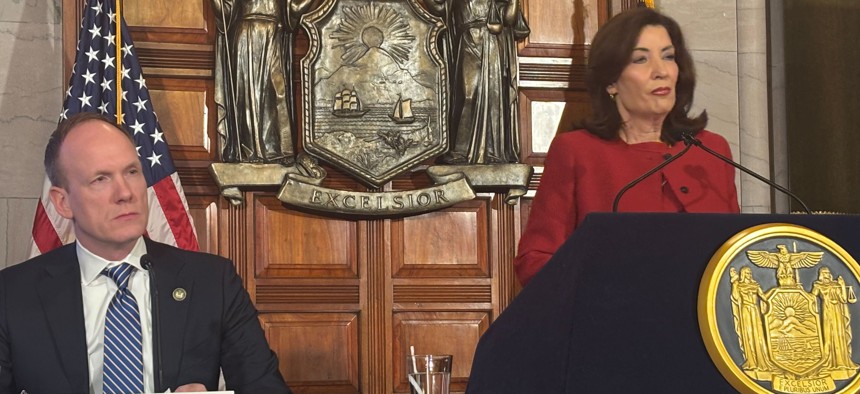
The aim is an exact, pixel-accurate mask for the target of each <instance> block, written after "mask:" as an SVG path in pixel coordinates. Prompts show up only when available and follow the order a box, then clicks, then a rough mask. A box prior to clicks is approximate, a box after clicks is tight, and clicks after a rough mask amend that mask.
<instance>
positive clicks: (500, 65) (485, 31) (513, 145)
mask: <svg viewBox="0 0 860 394" xmlns="http://www.w3.org/2000/svg"><path fill="white" fill-rule="evenodd" d="M425 4H426V5H427V6H428V7H429V8H430V9H431V11H433V12H434V13H435V14H436V15H440V16H442V17H443V18H444V19H445V23H446V25H447V26H448V29H449V31H448V33H447V37H446V38H445V39H444V40H443V42H442V45H443V46H445V47H446V48H444V49H443V52H444V53H446V54H447V55H448V56H450V57H449V65H450V69H451V70H452V76H451V92H452V97H451V106H450V108H451V111H452V113H451V118H450V119H451V121H450V122H449V126H450V128H451V139H450V141H451V147H450V151H449V153H448V154H447V155H445V156H444V157H443V158H442V161H443V162H445V163H447V164H492V163H517V162H519V150H520V141H519V116H518V111H519V108H518V100H517V88H518V79H519V75H518V64H517V48H516V41H517V40H521V39H524V38H526V37H527V36H528V35H529V27H528V25H527V24H526V20H525V18H524V17H523V13H522V8H521V7H522V6H521V4H520V0H425Z"/></svg>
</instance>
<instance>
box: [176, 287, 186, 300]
mask: <svg viewBox="0 0 860 394" xmlns="http://www.w3.org/2000/svg"><path fill="white" fill-rule="evenodd" d="M187 296H188V293H187V292H185V289H183V288H181V287H177V288H175V289H173V299H174V300H176V301H185V297H187Z"/></svg>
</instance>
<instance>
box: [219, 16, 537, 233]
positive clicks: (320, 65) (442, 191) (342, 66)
mask: <svg viewBox="0 0 860 394" xmlns="http://www.w3.org/2000/svg"><path fill="white" fill-rule="evenodd" d="M212 1H213V4H215V13H216V15H218V16H219V18H220V20H219V22H218V23H219V31H220V32H221V35H219V41H218V54H219V58H218V60H219V61H218V63H217V65H218V69H217V70H216V74H217V75H216V86H217V89H216V102H217V103H218V104H219V107H218V110H219V117H218V120H219V123H218V130H219V133H220V134H221V135H222V139H221V142H222V161H223V163H215V164H213V165H212V166H211V171H212V173H213V175H214V176H215V178H216V181H217V183H218V184H219V186H220V187H221V189H222V194H223V195H224V196H226V197H228V198H230V199H231V201H233V202H234V203H241V198H242V197H241V191H240V190H239V188H241V187H248V186H266V185H275V184H282V188H281V191H280V192H279V195H278V198H279V199H281V201H283V202H285V203H287V204H290V205H295V206H300V207H304V208H308V209H312V210H323V211H328V212H335V213H343V214H358V215H363V216H367V215H371V216H373V215H384V216H388V215H400V214H411V213H419V212H425V211H429V210H435V209H440V208H444V207H447V206H451V205H454V204H456V203H458V202H461V201H466V200H470V199H472V198H474V197H475V191H492V192H499V191H501V192H505V200H506V201H507V202H508V203H511V204H514V203H516V202H517V200H518V198H519V197H520V196H522V195H524V194H525V191H526V190H527V185H528V181H529V178H530V176H531V173H532V169H531V166H528V165H524V164H518V163H517V155H518V150H519V145H518V141H517V137H516V135H517V134H518V131H517V129H516V127H515V124H516V122H517V116H516V111H517V110H518V108H517V104H516V101H515V99H516V89H517V82H516V55H515V46H514V42H513V40H514V39H515V38H514V37H515V33H514V30H512V29H511V28H510V27H507V25H505V27H502V25H504V24H505V23H506V22H503V21H502V20H501V19H499V23H501V24H499V25H498V29H497V28H495V27H493V28H492V30H493V33H491V34H494V36H493V38H492V39H491V40H488V41H487V42H493V43H494V44H492V46H493V48H507V52H506V51H504V50H501V51H500V50H496V49H493V50H491V51H489V52H487V53H488V55H487V56H485V57H483V58H482V59H483V60H482V62H483V63H485V66H486V67H485V68H486V69H487V70H495V71H493V72H492V75H494V78H493V79H492V80H491V81H490V84H488V85H487V86H485V87H484V88H483V89H485V90H489V91H492V92H494V93H492V94H491V96H493V97H495V96H499V97H501V96H504V97H505V98H504V99H502V100H496V101H495V102H494V104H493V105H492V106H488V107H486V108H487V111H485V113H484V114H482V115H481V116H483V117H484V118H487V117H494V119H492V120H491V121H490V122H489V123H488V124H491V125H492V126H493V127H491V128H490V129H488V130H489V132H486V133H484V132H482V133H480V135H478V136H477V137H476V138H477V139H478V140H480V141H479V143H478V145H480V146H481V148H480V149H479V150H481V151H482V152H483V153H478V154H476V156H475V157H480V158H481V159H479V160H472V161H464V160H461V161H456V160H454V161H448V162H449V163H451V164H462V165H443V166H429V167H426V166H424V165H423V164H425V163H428V162H432V161H434V160H436V159H438V158H439V157H440V156H442V155H443V154H445V153H446V152H448V150H449V148H450V146H451V145H452V144H451V138H452V137H451V135H452V134H453V132H452V130H451V127H450V124H449V122H450V121H451V119H454V118H458V117H460V116H463V114H459V110H456V111H452V110H450V107H449V102H450V99H451V96H452V92H451V90H450V88H451V84H452V82H451V80H450V76H451V75H458V73H457V72H452V71H449V67H450V66H451V65H452V64H454V63H453V61H452V59H451V58H450V56H452V55H451V54H452V52H451V50H450V49H451V48H452V46H451V38H452V37H453V36H452V35H451V32H450V31H447V30H446V29H451V31H455V30H456V29H455V28H452V27H451V26H446V22H447V23H452V22H457V21H459V19H451V18H450V17H451V16H452V15H451V13H450V12H449V11H451V10H454V11H458V12H462V10H461V8H459V7H461V6H460V5H453V3H452V4H448V3H446V2H444V1H443V2H440V0H424V1H425V2H427V1H430V2H435V3H434V4H433V5H432V6H428V5H427V4H426V3H425V4H424V6H422V4H421V3H420V2H419V0H323V1H319V2H316V3H321V4H319V5H318V6H316V7H315V8H314V9H311V3H312V2H313V1H312V0H288V1H284V2H281V3H278V2H274V1H272V0H246V1H239V0H212ZM473 3H475V4H476V5H478V8H481V7H484V5H482V4H483V3H481V4H479V2H473ZM486 6H489V7H490V8H492V9H493V10H496V11H494V12H491V14H494V15H495V14H496V13H499V12H505V13H506V14H505V15H504V16H505V17H507V16H508V15H507V13H511V12H513V13H512V14H511V15H514V16H515V20H516V21H518V22H520V24H521V25H522V26H524V20H523V19H522V14H521V13H520V12H519V5H518V3H517V4H515V5H510V4H509V3H508V2H499V3H498V4H496V3H495V2H493V3H492V4H490V3H486ZM480 12H483V11H480ZM434 14H435V15H434ZM501 16H502V14H499V17H501ZM491 19H492V18H491ZM508 19H509V18H507V19H505V20H508ZM492 20H493V21H495V19H492ZM458 23H459V22H458ZM299 25H301V27H302V28H303V29H304V30H305V31H306V32H307V35H308V38H309V49H308V53H307V55H306V56H305V57H304V58H303V59H302V60H301V80H302V82H301V87H300V89H295V90H294V89H293V87H292V86H290V78H289V77H288V76H289V75H290V70H289V66H290V64H291V61H290V59H291V53H292V33H293V32H294V31H295V30H296V29H297V28H298V27H299ZM493 26H495V25H493ZM459 29H461V30H462V29H466V30H468V27H466V26H465V25H464V26H460V27H459ZM495 35H498V36H499V37H496V36H495ZM500 45H501V46H500ZM503 52H504V53H503ZM500 62H501V64H500ZM511 62H513V63H511ZM503 69H504V70H507V71H504V70H503ZM496 71H498V72H496ZM469 72H470V71H466V73H469ZM495 76H498V78H495ZM497 82H498V83H497ZM471 83H473V84H486V81H478V80H472V81H471ZM511 89H512V91H511ZM461 90H462V89H461ZM479 90H480V89H479ZM291 91H294V92H301V95H302V100H301V102H302V108H301V119H302V125H301V135H300V136H297V135H296V130H298V128H297V127H296V124H295V120H296V119H297V117H296V114H294V113H292V108H293V102H292V96H291V95H290V94H289V92H291ZM499 91H504V92H505V93H503V94H501V95H495V92H499ZM510 98H513V100H514V101H510V100H509V99H510ZM480 100H481V101H482V102H484V101H485V100H484V99H483V98H482V99H480ZM503 102H504V103H506V104H505V105H507V107H506V108H502V107H503V105H502V103H503ZM495 117H498V119H495ZM501 124H508V126H510V127H508V126H504V127H495V126H498V125H501ZM505 133H507V137H505V136H504V135H503V134H505ZM296 137H300V138H301V146H302V148H303V149H304V151H305V152H301V153H300V152H296V150H295V147H296ZM508 137H510V138H508ZM502 141H505V142H503V145H504V146H505V147H504V148H503V149H501V148H500V149H496V148H495V146H496V145H494V144H496V143H497V142H502ZM478 145H475V146H478ZM502 151H504V152H505V153H504V154H501V156H499V155H497V152H502ZM497 156H498V157H497ZM317 158H318V159H320V160H323V161H325V162H327V163H329V164H330V165H332V166H334V167H337V168H338V169H340V170H342V171H344V172H346V173H348V174H350V175H351V176H353V177H354V178H356V179H358V180H359V181H361V182H362V183H364V184H365V185H367V186H369V187H371V188H376V189H378V188H381V187H382V186H383V185H384V184H386V183H387V182H389V181H390V180H391V179H393V178H394V177H396V176H398V175H400V174H403V173H404V172H407V171H416V170H417V171H425V172H426V174H427V175H428V176H429V178H430V179H431V180H432V181H433V182H434V184H433V185H432V186H430V187H427V188H423V189H416V190H406V191H393V192H385V191H378V192H355V191H345V190H338V189H331V188H326V187H323V186H321V185H322V182H323V180H324V178H325V177H326V173H325V171H324V170H323V169H322V168H321V167H320V166H319V165H317V161H316V159H317ZM483 158H489V159H487V160H484V159H483ZM488 163H505V164H498V165H494V166H483V165H481V166H476V165H471V164H488Z"/></svg>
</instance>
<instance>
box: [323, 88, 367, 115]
mask: <svg viewBox="0 0 860 394" xmlns="http://www.w3.org/2000/svg"><path fill="white" fill-rule="evenodd" d="M369 111H370V110H369V109H363V108H362V107H361V99H359V98H358V93H356V91H355V90H349V89H344V90H342V91H340V92H337V93H335V95H334V105H333V106H332V110H331V113H332V115H334V116H337V117H339V118H360V117H362V116H364V114H366V113H368V112H369Z"/></svg>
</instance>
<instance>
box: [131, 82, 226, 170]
mask: <svg viewBox="0 0 860 394" xmlns="http://www.w3.org/2000/svg"><path fill="white" fill-rule="evenodd" d="M147 84H148V87H149V94H150V96H151V98H152V105H153V107H154V108H155V113H156V114H157V115H158V122H159V124H161V128H162V130H164V134H165V136H166V137H167V141H168V143H169V144H170V147H171V153H172V154H173V158H174V159H175V160H209V161H214V160H215V159H216V158H217V155H218V153H217V152H216V146H217V143H218V142H217V139H216V138H215V136H214V135H212V134H211V133H213V130H211V128H210V127H208V125H209V124H212V123H213V122H215V110H214V107H215V104H214V99H213V84H212V83H211V82H207V81H204V80H188V79H185V80H182V79H176V78H151V79H150V80H149V81H147Z"/></svg>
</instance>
